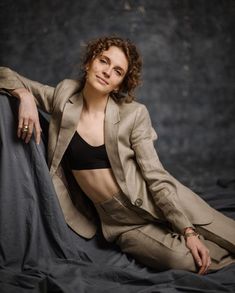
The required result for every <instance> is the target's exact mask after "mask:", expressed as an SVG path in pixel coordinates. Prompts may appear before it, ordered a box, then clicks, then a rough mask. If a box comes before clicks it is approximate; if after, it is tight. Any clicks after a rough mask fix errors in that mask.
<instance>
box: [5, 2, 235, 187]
mask: <svg viewBox="0 0 235 293" xmlns="http://www.w3.org/2000/svg"><path fill="white" fill-rule="evenodd" d="M0 14H1V17H0V53H1V54H0V64H1V65H4V66H9V67H11V68H13V69H15V70H16V71H18V72H20V73H21V74H23V75H25V76H28V77H30V78H31V79H36V80H39V81H41V82H44V83H49V84H52V85H55V84H56V83H57V82H58V81H60V80H61V79H63V78H65V77H76V75H77V71H78V63H79V56H80V53H81V46H82V45H83V44H84V42H86V41H87V40H89V39H90V38H93V37H97V36H100V35H104V34H113V33H116V34H119V35H121V36H123V37H128V38H131V39H132V40H133V41H135V42H136V43H137V45H138V46H139V48H140V51H141V52H142V55H143V59H144V72H143V86H142V87H141V88H140V90H139V92H138V95H137V96H138V99H139V100H140V101H142V102H144V103H146V104H147V107H148V109H149V110H150V114H151V117H152V121H153V125H154V127H155V129H156V130H157V132H158V134H159V140H158V142H157V148H158V152H159V155H160V158H161V160H162V162H163V164H164V166H165V167H166V169H168V170H169V171H170V172H171V173H172V174H174V175H175V176H176V177H177V178H178V179H180V180H181V181H182V182H184V183H186V184H187V185H189V186H190V187H192V188H193V189H194V190H196V191H198V192H200V191H201V190H205V189H206V188H209V187H210V186H213V185H215V184H216V182H217V179H219V178H225V179H232V178H234V177H235V119H234V117H235V99H234V98H235V97H234V92H235V90H234V87H235V85H234V78H235V62H234V61H235V60H234V56H235V55H234V52H235V46H234V32H235V21H234V20H235V1H233V0H129V1H128V0H120V1H116V0H106V1H95V0H79V1H78V0H64V1H62V0H51V1H49V0H37V1H33V0H31V1H30V0H18V1H16V0H15V1H14V0H1V1H0Z"/></svg>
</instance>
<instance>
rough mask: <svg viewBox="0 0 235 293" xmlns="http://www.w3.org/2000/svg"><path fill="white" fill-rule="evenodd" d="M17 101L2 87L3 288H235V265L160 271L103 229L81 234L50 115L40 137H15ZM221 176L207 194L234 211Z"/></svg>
mask: <svg viewBox="0 0 235 293" xmlns="http://www.w3.org/2000/svg"><path fill="white" fill-rule="evenodd" d="M17 109H18V101H17V100H15V99H12V98H11V99H9V98H8V97H7V96H4V95H0V293H28V292H30V293H39V292H63V293H85V292H89V293H93V292H94V293H99V292H100V293H101V292H102V293H105V292H118V293H119V292H120V293H121V292H128V293H129V292H135V293H136V292H139V293H144V292H160V293H161V292H162V293H163V292H167V293H168V292H231V293H232V292H234V291H235V279H234V276H235V265H231V266H229V267H227V268H224V269H223V270H220V271H218V272H214V273H211V274H208V275H206V276H199V275H197V274H194V273H190V272H185V271H180V270H168V271H165V272H156V271H153V270H150V269H148V268H145V267H143V266H141V265H140V264H138V263H137V262H135V261H134V260H133V259H132V258H131V257H130V256H127V255H125V254H123V253H121V252H120V250H119V249H118V247H116V246H115V245H113V244H109V243H107V242H106V241H105V240H104V239H103V237H102V235H101V233H100V230H99V231H98V233H97V235H96V236H95V237H94V238H93V239H91V240H86V239H83V238H82V237H79V236H78V235H76V234H75V233H74V232H73V231H72V230H71V229H70V228H69V227H68V226H67V225H66V223H65V221H64V218H63V215H62V211H61V209H60V206H59V203H58V200H57V196H56V194H55V191H54V188H53V185H52V182H51V179H50V176H49V171H48V167H47V164H46V160H45V156H46V148H45V145H46V120H45V119H44V118H43V116H41V124H42V126H43V129H44V130H43V135H44V139H43V140H42V141H41V144H40V145H39V146H37V145H36V144H35V143H34V141H33V140H31V141H30V143H29V144H27V145H26V144H25V143H23V142H22V141H21V140H19V139H18V138H17V137H16V129H17V111H18V110H17ZM44 127H45V128H44ZM222 183H223V184H221V186H214V187H212V188H211V190H208V191H207V193H206V194H203V197H204V198H205V199H206V200H207V201H208V202H209V203H210V204H212V205H213V206H214V207H217V208H218V209H220V210H221V211H222V212H225V213H226V214H227V215H228V216H230V217H233V218H235V199H234V195H235V186H234V185H233V184H232V183H231V184H229V182H222ZM222 185H223V186H222Z"/></svg>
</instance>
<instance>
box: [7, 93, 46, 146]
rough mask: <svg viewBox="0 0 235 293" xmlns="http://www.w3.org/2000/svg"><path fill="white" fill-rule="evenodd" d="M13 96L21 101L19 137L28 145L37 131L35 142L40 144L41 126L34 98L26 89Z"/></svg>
mask: <svg viewBox="0 0 235 293" xmlns="http://www.w3.org/2000/svg"><path fill="white" fill-rule="evenodd" d="M11 94H12V95H13V96H15V97H17V98H18V99H19V100H20V105H19V116H18V130H17V136H18V137H19V138H22V139H23V140H24V141H25V143H28V142H29V141H30V139H31V136H32V134H33V131H34V130H35V140H36V143H37V144H39V143H40V138H41V126H40V123H39V117H38V110H37V106H36V103H35V100H34V96H33V95H32V94H31V93H30V92H29V91H28V90H27V89H25V88H20V89H15V90H13V91H11Z"/></svg>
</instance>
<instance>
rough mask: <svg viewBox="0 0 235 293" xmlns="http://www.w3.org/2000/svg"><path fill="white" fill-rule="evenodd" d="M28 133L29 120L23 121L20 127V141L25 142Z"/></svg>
mask: <svg viewBox="0 0 235 293" xmlns="http://www.w3.org/2000/svg"><path fill="white" fill-rule="evenodd" d="M28 131H29V120H28V119H24V120H23V124H22V127H21V138H22V140H25V138H26V136H27V133H28Z"/></svg>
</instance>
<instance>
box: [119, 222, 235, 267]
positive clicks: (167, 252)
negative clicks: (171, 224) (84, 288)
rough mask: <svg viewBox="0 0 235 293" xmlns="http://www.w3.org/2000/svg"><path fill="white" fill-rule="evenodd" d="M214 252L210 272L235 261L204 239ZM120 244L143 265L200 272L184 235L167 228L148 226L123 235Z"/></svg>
mask: <svg viewBox="0 0 235 293" xmlns="http://www.w3.org/2000/svg"><path fill="white" fill-rule="evenodd" d="M202 241H203V242H204V244H205V245H206V246H207V247H208V248H209V249H210V251H211V259H212V264H211V266H210V269H211V270H218V269H220V268H222V267H224V266H226V265H228V264H230V263H232V262H234V261H235V259H234V258H233V257H232V256H231V255H230V253H229V252H228V251H227V250H225V249H224V248H222V247H220V246H218V245H217V244H216V243H214V242H211V241H209V240H206V239H204V237H203V236H202ZM117 244H118V245H119V246H120V247H121V249H122V251H123V252H126V253H129V254H130V255H132V256H133V257H134V258H135V259H137V260H138V261H139V262H141V263H143V264H144V265H146V266H148V267H151V268H154V269H157V270H166V269H183V270H188V271H192V272H197V271H198V268H197V266H196V264H195V261H194V259H193V257H192V254H191V252H190V251H189V249H188V248H187V247H186V244H185V239H184V237H183V236H182V235H179V234H177V233H174V232H172V231H170V230H169V229H168V228H166V227H165V226H164V225H156V224H148V225H145V226H142V227H138V228H136V229H133V230H130V231H127V232H125V233H122V234H121V235H120V236H119V238H118V239H117Z"/></svg>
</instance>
